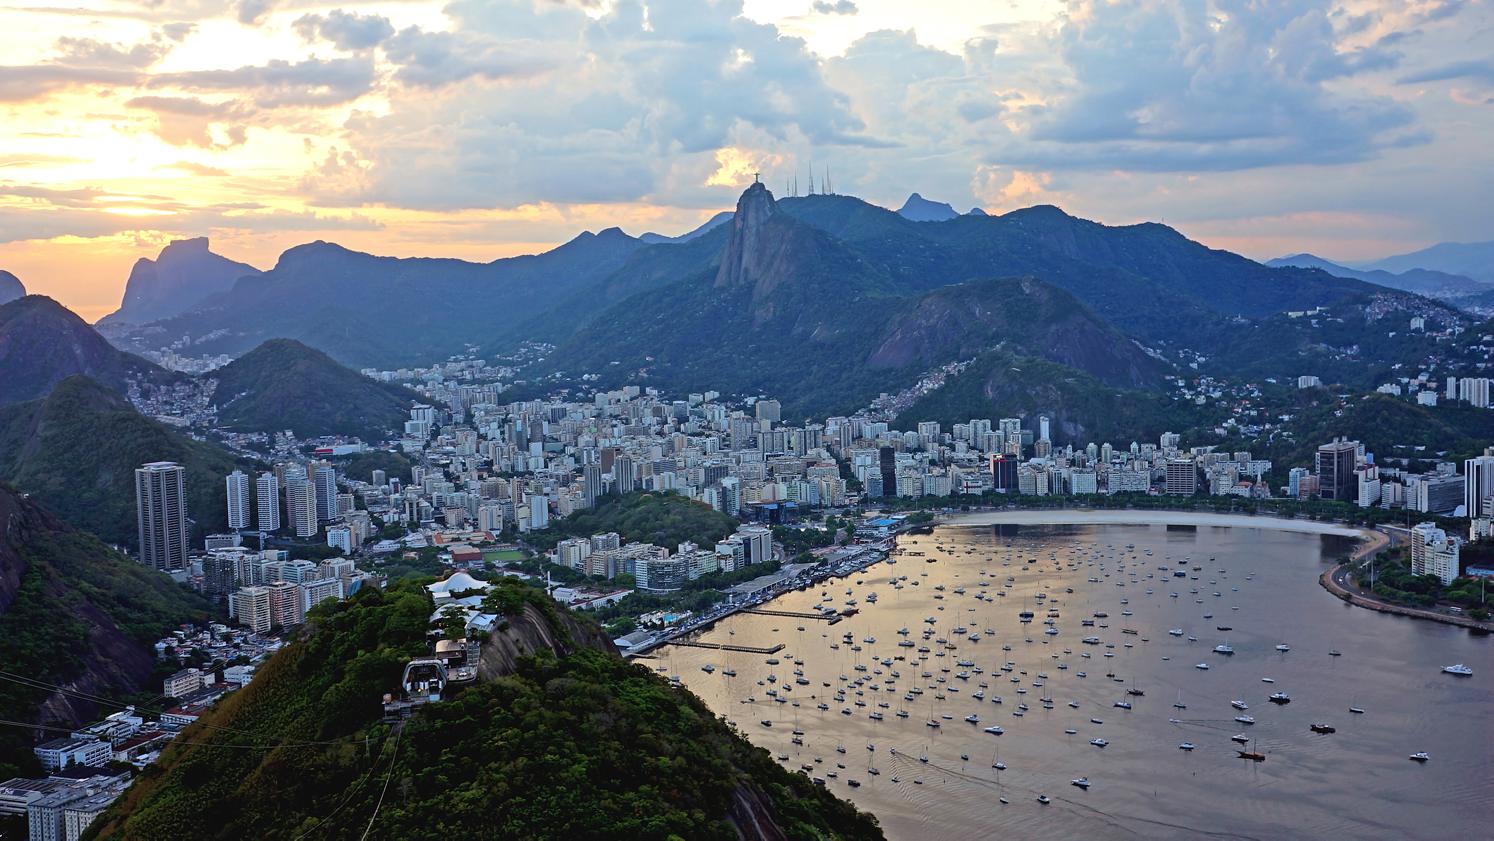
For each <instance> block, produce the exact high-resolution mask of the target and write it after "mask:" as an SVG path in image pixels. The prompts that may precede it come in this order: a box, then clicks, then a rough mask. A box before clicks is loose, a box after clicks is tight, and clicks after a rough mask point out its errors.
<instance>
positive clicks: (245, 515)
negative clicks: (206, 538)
mask: <svg viewBox="0 0 1494 841" xmlns="http://www.w3.org/2000/svg"><path fill="white" fill-rule="evenodd" d="M227 484H228V527H229V528H231V529H233V530H234V531H243V530H244V529H247V528H249V508H250V505H249V474H247V473H245V472H244V471H242V470H235V471H234V472H232V473H230V474H228V480H227Z"/></svg>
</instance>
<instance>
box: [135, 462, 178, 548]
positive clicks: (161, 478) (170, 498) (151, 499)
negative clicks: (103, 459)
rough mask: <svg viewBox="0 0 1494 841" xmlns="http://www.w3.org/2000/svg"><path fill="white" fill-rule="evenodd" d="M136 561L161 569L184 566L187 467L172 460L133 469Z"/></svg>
mask: <svg viewBox="0 0 1494 841" xmlns="http://www.w3.org/2000/svg"><path fill="white" fill-rule="evenodd" d="M135 519H136V524H137V526H138V533H139V538H140V562H141V563H143V564H145V565H146V566H148V567H152V568H155V569H159V570H162V571H165V572H171V571H174V570H179V569H185V568H186V566H187V471H186V470H184V469H183V468H182V466H181V465H179V464H177V463H176V462H174V461H153V462H151V463H150V464H146V465H143V466H141V467H139V468H136V470H135Z"/></svg>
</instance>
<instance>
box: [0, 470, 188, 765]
mask: <svg viewBox="0 0 1494 841" xmlns="http://www.w3.org/2000/svg"><path fill="white" fill-rule="evenodd" d="M207 607H208V606H207V602H206V601H205V600H204V599H203V598H202V597H201V596H200V595H198V594H197V593H196V592H194V591H193V590H191V589H189V588H187V587H185V586H183V585H180V584H177V583H176V582H174V581H172V580H171V579H170V578H168V577H166V576H165V575H162V574H160V573H158V572H155V571H153V570H149V569H146V568H145V567H142V566H140V565H139V564H138V563H135V561H133V560H131V559H130V558H127V557H125V556H124V555H121V554H119V553H118V552H116V551H114V550H113V549H110V548H109V547H107V546H105V545H104V544H103V543H102V542H100V541H99V539H98V538H96V537H94V536H93V535H91V534H89V533H87V532H83V531H78V530H76V529H73V528H72V527H70V526H68V525H67V524H65V523H63V522H62V521H61V520H59V519H57V518H56V517H55V516H53V515H52V514H51V513H50V512H48V511H46V510H44V509H43V508H42V507H41V506H39V505H37V504H36V503H35V502H34V501H33V500H31V499H27V498H26V497H25V495H23V494H21V493H20V492H18V491H16V490H15V489H14V488H11V487H9V486H7V485H4V484H0V664H4V665H3V668H4V669H5V670H6V671H8V672H12V673H16V674H22V675H25V676H26V677H27V678H30V679H31V680H34V681H39V682H42V683H46V684H54V685H62V686H65V687H67V688H68V689H69V690H71V691H74V692H78V693H82V694H81V695H67V694H61V693H52V692H50V691H48V690H44V689H39V688H31V687H27V686H22V685H19V684H17V683H14V682H10V681H4V682H0V718H3V719H5V720H7V721H27V722H30V721H38V722H40V723H43V724H49V725H54V726H61V727H73V726H76V725H78V724H80V723H85V722H87V721H88V720H90V719H91V718H92V717H93V716H95V715H98V714H100V713H101V712H102V713H109V712H114V711H115V710H114V708H104V709H102V710H101V709H100V708H99V706H98V705H97V704H94V703H92V702H91V701H89V700H87V699H86V698H84V697H83V696H85V695H93V696H100V697H110V698H119V697H125V696H129V695H131V694H133V693H135V692H137V691H139V690H140V689H141V688H142V685H143V684H144V683H145V681H146V680H147V679H148V678H149V677H150V676H151V674H152V673H153V671H154V669H155V664H156V659H155V652H154V651H153V649H152V648H151V644H152V643H154V642H155V641H156V640H157V639H159V638H160V637H161V636H163V635H165V634H166V633H168V632H169V631H171V630H173V629H174V628H175V627H176V626H178V625H180V624H181V623H183V622H202V621H204V620H206V619H207V617H208V610H207ZM34 735H36V734H34V733H33V732H32V731H29V730H24V729H16V728H9V727H7V728H0V779H5V778H9V777H11V776H13V775H14V774H16V773H22V772H30V771H32V770H34V769H33V767H32V766H33V765H34V762H35V759H34V757H33V756H32V754H31V745H32V744H33V741H32V737H33V736H34ZM44 735H46V734H44Z"/></svg>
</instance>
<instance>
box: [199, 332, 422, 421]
mask: <svg viewBox="0 0 1494 841" xmlns="http://www.w3.org/2000/svg"><path fill="white" fill-rule="evenodd" d="M208 376H210V377H212V378H213V379H216V380H217V381H218V386H217V389H216V390H215V391H214V392H213V402H214V403H215V404H217V406H218V420H219V422H220V423H222V424H223V425H224V426H226V427H230V428H236V429H241V430H252V431H256V432H278V431H280V430H283V429H289V430H292V431H293V432H295V433H296V436H297V437H299V438H311V437H315V436H318V435H356V436H358V437H360V438H362V439H364V440H366V441H382V440H384V439H385V438H389V437H390V436H391V435H394V434H395V433H397V432H399V431H401V430H402V429H403V428H404V427H403V424H404V421H405V420H406V419H407V418H408V417H409V410H410V404H411V403H412V402H418V401H420V399H421V397H420V395H419V394H416V393H415V392H413V391H410V390H409V389H407V388H404V387H403V386H397V385H390V384H387V383H381V382H377V381H375V380H371V379H369V378H368V377H365V376H363V375H362V374H359V373H358V372H356V371H353V370H351V369H349V368H345V367H343V366H342V365H339V364H338V363H337V362H336V361H335V360H333V359H332V357H330V356H328V355H326V354H325V353H322V352H321V351H319V350H315V349H313V348H309V347H307V346H306V345H303V344H301V343H300V342H297V341H294V340H292V339H272V340H270V341H268V342H265V343H264V344H262V345H260V346H259V347H257V348H255V349H254V350H252V351H250V352H249V353H246V354H244V355H243V356H241V357H239V358H238V359H235V360H234V361H233V362H230V363H229V364H227V365H225V366H223V367H222V368H219V369H218V370H216V371H214V372H212V373H211V374H209V375H208Z"/></svg>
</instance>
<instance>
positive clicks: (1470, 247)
mask: <svg viewBox="0 0 1494 841" xmlns="http://www.w3.org/2000/svg"><path fill="white" fill-rule="evenodd" d="M1359 268H1361V269H1381V270H1384V271H1387V272H1405V271H1409V270H1411V269H1430V270H1432V271H1439V272H1447V273H1448V274H1455V275H1463V276H1464V277H1471V278H1473V279H1474V280H1477V281H1480V282H1483V283H1494V240H1491V241H1489V242H1443V243H1438V244H1437V245H1433V246H1430V247H1428V248H1423V249H1421V250H1420V251H1413V252H1411V253H1410V254H1397V255H1396V256H1394V257H1386V258H1385V259H1383V260H1376V261H1374V262H1372V263H1366V264H1363V265H1360V266H1359Z"/></svg>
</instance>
